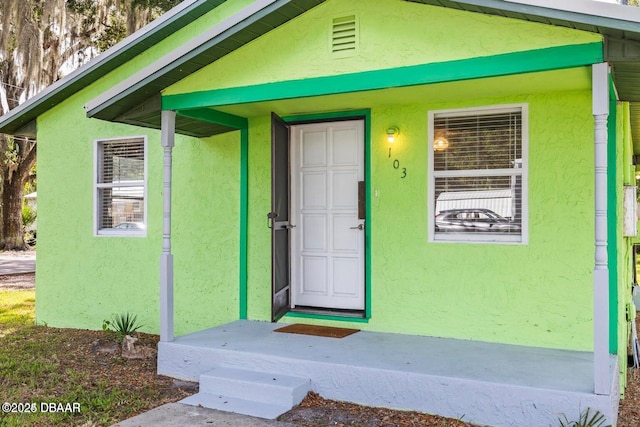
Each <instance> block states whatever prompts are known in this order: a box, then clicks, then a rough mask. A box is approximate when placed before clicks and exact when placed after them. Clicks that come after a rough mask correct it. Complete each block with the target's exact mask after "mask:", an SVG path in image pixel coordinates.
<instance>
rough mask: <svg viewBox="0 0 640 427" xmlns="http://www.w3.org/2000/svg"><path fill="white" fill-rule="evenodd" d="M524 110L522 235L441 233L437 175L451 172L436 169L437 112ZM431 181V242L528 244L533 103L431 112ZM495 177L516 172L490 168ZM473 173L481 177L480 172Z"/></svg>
mask: <svg viewBox="0 0 640 427" xmlns="http://www.w3.org/2000/svg"><path fill="white" fill-rule="evenodd" d="M513 111H520V112H521V114H522V167H521V168H520V169H519V173H520V175H521V176H522V180H521V182H522V200H521V204H522V206H521V212H522V224H521V227H522V230H521V233H520V235H501V234H495V235H494V234H490V233H487V234H480V233H438V234H436V232H435V211H436V209H435V207H436V201H435V178H436V177H437V176H444V175H446V174H447V173H448V172H447V171H440V172H439V173H436V172H434V170H433V169H434V164H433V160H434V159H433V153H434V147H433V141H434V138H435V132H434V119H435V117H436V115H447V116H449V117H460V116H468V115H482V114H496V113H503V112H513ZM428 123H429V124H428V131H427V134H428V152H427V164H428V182H427V191H428V197H427V200H428V201H427V203H428V206H427V212H428V215H427V218H428V220H427V224H428V238H427V239H428V241H429V242H437V243H459V242H466V243H499V244H528V243H529V185H528V181H529V105H528V104H526V103H524V104H505V105H493V106H482V107H466V108H456V109H448V110H434V111H429V113H428ZM487 173H488V174H490V175H491V176H495V175H505V176H511V175H513V170H512V169H490V170H488V171H487ZM452 175H455V176H460V175H464V173H460V171H456V172H455V173H454V174H452ZM469 176H478V175H477V174H473V175H469Z"/></svg>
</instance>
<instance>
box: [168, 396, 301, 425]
mask: <svg viewBox="0 0 640 427" xmlns="http://www.w3.org/2000/svg"><path fill="white" fill-rule="evenodd" d="M180 403H184V404H187V405H192V406H201V407H204V408H209V409H217V410H219V411H225V412H234V413H236V414H243V415H250V416H252V417H259V418H266V419H270V420H274V419H276V418H278V417H279V416H280V415H282V414H284V413H285V412H287V411H289V410H290V409H291V407H290V406H287V405H275V404H272V403H264V402H256V401H254V400H245V399H239V398H237V397H228V396H222V395H219V394H211V393H202V392H200V393H198V394H194V395H193V396H189V397H187V398H186V399H183V400H181V401H180Z"/></svg>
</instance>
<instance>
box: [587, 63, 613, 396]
mask: <svg viewBox="0 0 640 427" xmlns="http://www.w3.org/2000/svg"><path fill="white" fill-rule="evenodd" d="M592 71H593V73H592V76H593V77H592V83H593V84H592V91H593V93H592V97H593V116H594V119H595V135H594V138H595V214H596V216H595V268H594V270H593V345H594V351H593V379H594V393H595V394H603V395H608V394H609V393H610V392H611V383H610V379H609V265H608V259H607V240H608V238H607V143H608V133H607V118H608V116H609V64H607V63H600V64H594V65H593V66H592Z"/></svg>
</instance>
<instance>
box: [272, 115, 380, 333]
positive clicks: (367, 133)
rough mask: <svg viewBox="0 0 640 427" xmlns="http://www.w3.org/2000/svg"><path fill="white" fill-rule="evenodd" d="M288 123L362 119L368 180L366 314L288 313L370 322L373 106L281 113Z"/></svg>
mask: <svg viewBox="0 0 640 427" xmlns="http://www.w3.org/2000/svg"><path fill="white" fill-rule="evenodd" d="M282 120H284V121H285V122H286V123H287V124H288V125H291V126H294V125H305V124H310V123H321V122H338V121H348V120H363V122H364V180H365V224H366V227H365V229H364V233H365V237H364V251H365V257H364V317H353V316H350V315H348V314H347V313H345V315H344V316H341V315H337V314H335V313H331V314H320V313H307V312H303V311H289V312H288V313H287V314H286V316H289V317H303V318H315V319H325V320H341V321H350V322H367V321H368V320H369V319H370V318H371V315H372V307H371V236H372V232H371V231H372V228H373V227H372V222H371V196H372V191H371V110H369V109H362V110H350V111H336V112H330V113H318V114H305V115H295V116H282Z"/></svg>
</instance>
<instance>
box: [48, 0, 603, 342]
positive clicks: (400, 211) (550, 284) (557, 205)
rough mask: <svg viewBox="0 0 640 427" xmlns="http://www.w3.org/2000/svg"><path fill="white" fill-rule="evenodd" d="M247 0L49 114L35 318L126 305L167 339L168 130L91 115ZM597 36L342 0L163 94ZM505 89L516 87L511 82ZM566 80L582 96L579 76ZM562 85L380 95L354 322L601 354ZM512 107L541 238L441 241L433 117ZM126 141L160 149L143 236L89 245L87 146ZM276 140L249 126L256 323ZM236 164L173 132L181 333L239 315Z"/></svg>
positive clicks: (72, 319)
mask: <svg viewBox="0 0 640 427" xmlns="http://www.w3.org/2000/svg"><path fill="white" fill-rule="evenodd" d="M246 3H247V1H242V2H241V1H230V2H227V3H225V4H224V8H222V9H220V8H219V9H216V11H214V12H215V13H214V12H212V13H211V14H209V15H208V16H206V17H204V18H203V19H202V20H201V21H200V22H198V23H197V25H194V26H193V27H191V26H190V27H187V28H185V29H183V30H181V31H180V32H178V33H176V34H175V35H174V36H172V37H171V38H169V39H167V40H166V41H164V42H163V43H162V45H161V46H159V47H157V48H154V49H152V50H151V51H149V52H147V53H145V54H144V55H143V56H141V57H139V58H137V59H136V60H134V61H131V62H130V63H128V64H126V65H125V66H123V67H121V68H120V69H118V70H116V71H114V72H113V73H111V74H110V75H108V76H107V77H105V78H103V79H101V80H100V81H99V82H97V83H96V84H94V85H92V86H91V87H89V88H87V89H85V90H84V91H81V92H80V93H78V94H77V95H75V96H73V97H71V98H69V99H68V100H67V101H65V102H64V103H61V104H60V105H59V106H57V107H56V108H54V109H53V110H51V111H50V112H49V113H47V114H45V115H43V116H41V117H40V118H39V120H38V133H39V135H38V136H39V142H38V144H39V147H38V150H39V156H40V157H39V159H40V161H39V163H40V164H39V174H40V176H39V181H40V188H39V190H38V193H39V200H38V205H39V208H40V212H41V213H42V215H41V216H40V218H39V230H38V231H39V243H38V245H39V247H38V250H39V255H38V273H37V275H38V276H37V280H38V290H37V292H38V295H37V301H38V302H37V318H38V320H39V321H43V322H47V323H48V324H50V325H52V326H73V327H86V328H99V327H100V326H101V324H102V320H104V319H106V318H108V317H109V316H110V315H111V314H113V313H119V312H124V311H130V312H132V313H136V314H138V315H139V317H140V320H141V321H142V323H144V324H145V328H144V330H147V331H153V332H157V330H158V275H159V273H158V269H159V267H158V259H159V255H160V252H161V226H162V204H161V202H162V200H161V198H162V176H161V173H162V170H161V169H162V152H161V149H160V142H159V132H157V131H151V130H147V129H142V128H135V127H131V126H125V125H114V124H108V123H104V122H100V121H96V120H88V119H86V118H85V117H84V111H83V110H82V105H83V104H84V103H85V102H87V101H89V100H90V99H92V98H94V97H95V96H97V95H99V94H100V93H102V92H103V91H104V90H106V89H108V88H109V87H111V86H113V84H115V83H116V82H119V81H121V80H122V79H123V78H124V77H126V76H128V75H131V74H132V73H133V72H134V71H137V70H138V69H140V68H141V67H143V66H145V65H147V64H148V63H149V62H150V61H152V60H155V59H157V58H158V57H159V56H160V53H161V52H162V53H166V52H167V51H169V50H171V49H172V48H173V47H175V46H177V45H179V43H180V42H184V41H185V40H188V38H189V36H191V35H194V34H197V33H198V32H199V31H200V30H201V29H203V28H206V27H207V25H210V24H211V23H212V22H216V20H219V19H220V17H221V16H223V15H224V14H225V13H226V14H228V13H230V12H231V11H232V10H237V9H238V8H239V7H241V6H242V5H244V4H246ZM354 12H357V13H356V14H357V16H358V19H359V31H360V44H359V50H358V52H357V54H356V55H354V56H350V57H344V58H333V57H332V56H331V55H330V53H329V52H328V50H327V49H328V42H329V40H328V31H329V27H330V23H331V19H332V18H333V17H336V16H343V15H345V14H351V13H354ZM414 18H417V19H415V20H414ZM424 22H429V25H424ZM196 27H197V28H196ZM452 28H456V29H457V30H459V31H455V32H454V31H451V29H452ZM293 34H296V35H297V34H301V37H300V38H297V37H294V36H292V35H293ZM597 41H600V38H599V37H598V36H594V35H591V34H588V33H584V32H580V31H572V30H568V29H564V28H554V27H548V26H545V25H542V24H535V23H525V22H521V21H516V20H510V19H504V18H497V17H488V16H484V15H476V14H471V13H464V12H459V11H453V10H447V9H444V8H437V7H431V6H424V5H418V4H413V3H409V2H404V1H396V0H383V1H380V2H370V1H369V2H365V1H363V0H357V1H353V2H345V1H337V0H329V1H328V2H326V3H325V4H323V5H321V6H319V7H318V8H317V9H314V10H312V11H310V12H309V13H307V14H305V15H303V16H302V17H299V18H297V19H295V20H294V21H293V22H291V23H289V24H287V25H285V26H284V27H283V28H280V29H277V30H275V31H273V32H272V33H270V34H267V35H266V36H264V37H262V38H260V39H259V40H256V41H254V42H252V43H250V44H249V45H247V46H245V47H244V48H241V49H240V50H239V51H237V52H235V53H233V54H230V55H228V56H227V57H225V58H223V59H222V60H220V61H219V62H218V63H216V64H212V65H211V66H209V67H206V68H205V69H204V70H202V71H200V72H198V73H196V74H195V75H194V76H191V77H188V78H186V79H185V80H183V81H181V82H179V83H178V84H176V85H174V86H172V87H171V88H169V89H168V90H167V91H166V94H171V93H174V94H175V93H181V92H193V91H202V90H208V89H215V88H220V87H231V86H236V85H246V84H254V83H261V82H269V81H276V80H280V79H286V80H290V79H296V78H304V77H311V76H318V75H331V74H339V73H352V72H357V71H363V70H371V69H376V68H392V67H398V66H405V65H413V64H420V63H428V62H438V61H447V60H452V59H459V58H465V57H468V56H484V55H493V54H499V53H506V52H511V51H517V50H531V49H538V48H545V47H549V46H558V45H564V44H581V43H591V42H597ZM239 64H250V66H249V65H247V66H239ZM257 64H259V65H260V72H257V71H256V65H257ZM503 81H504V82H506V81H509V82H510V83H509V86H510V87H514V84H513V81H514V79H513V78H512V77H510V78H504V80H503ZM493 83H494V84H495V83H496V82H495V81H494V82H493ZM473 84H474V82H473V81H472V82H466V83H465V85H473ZM478 84H482V83H481V82H478ZM567 84H568V85H571V87H572V88H575V86H574V83H573V82H567ZM559 86H561V85H559V84H558V82H557V81H556V82H553V87H554V88H555V89H554V90H550V89H544V88H545V87H548V86H546V85H544V84H543V85H541V86H540V88H539V89H538V90H537V91H536V90H533V91H532V93H529V94H526V95H517V96H516V95H508V96H506V95H504V94H502V95H501V94H496V95H495V97H472V98H470V99H464V100H460V99H459V98H458V99H456V100H451V97H450V96H449V94H450V93H451V92H454V93H459V91H456V90H455V88H456V84H455V83H450V84H443V85H438V87H437V88H436V89H434V90H432V91H430V97H429V98H428V99H424V100H421V101H420V102H415V101H412V102H410V103H406V102H405V103H403V102H402V99H397V98H396V99H395V100H394V103H385V101H386V99H385V98H384V97H381V99H378V100H377V101H376V103H375V106H374V107H373V108H372V109H371V123H370V126H371V135H372V137H371V140H370V141H369V144H370V153H371V154H370V158H369V159H368V161H369V166H370V168H371V175H372V179H371V181H370V182H369V183H368V185H369V186H370V189H371V190H372V194H373V193H374V190H375V191H377V193H378V197H375V198H373V199H372V200H371V205H372V209H371V212H370V218H371V221H370V224H368V226H369V227H370V230H371V236H372V238H371V242H370V243H371V273H372V274H371V277H370V283H371V301H372V302H371V307H370V308H371V319H370V320H369V322H368V323H359V324H358V327H361V328H363V329H370V330H378V331H391V332H401V333H415V334H426V335H434V336H445V337H455V338H464V339H474V340H485V341H494V342H505V343H515V344H524V345H532V346H543V347H558V348H569V349H579V350H590V349H591V348H592V339H593V327H592V316H593V291H592V275H591V271H592V269H593V246H594V245H593V221H594V214H593V165H594V161H593V118H592V116H591V94H590V91H589V90H571V91H559V90H557V88H558V87H559ZM496 87H500V84H499V83H498V84H496ZM510 93H512V92H510ZM512 103H527V104H528V105H529V118H528V119H529V177H528V184H529V212H530V214H529V243H528V244H526V245H507V244H486V245H481V244H446V243H428V242H427V218H428V216H429V215H430V213H429V212H428V211H427V182H428V181H427V158H428V155H429V153H428V152H427V114H428V112H429V111H431V110H436V109H447V108H460V107H480V106H486V105H495V104H512ZM307 105H308V104H307ZM317 105H318V107H317V108H318V109H317V110H314V111H310V112H316V111H321V110H322V99H319V100H318V103H317ZM343 108H344V109H348V108H350V106H349V105H344V106H343ZM360 108H361V106H360ZM274 109H277V105H276V106H275V107H274ZM276 112H277V111H276ZM304 112H307V111H304ZM390 125H393V126H398V127H399V128H400V129H401V137H400V139H399V141H398V142H397V143H396V144H395V145H394V148H393V150H394V151H393V155H394V158H397V159H398V160H399V162H400V163H401V164H402V167H406V168H407V171H408V175H407V178H405V179H402V180H401V179H400V178H399V176H398V173H397V170H395V169H393V167H392V165H391V163H390V160H389V158H388V145H387V143H386V142H385V139H384V130H385V129H386V128H387V127H389V126H390ZM69 129H73V132H69ZM131 135H147V136H148V138H149V163H148V164H149V189H148V198H149V202H148V222H149V224H148V237H146V238H105V237H100V238H98V237H94V236H93V231H92V224H93V193H92V191H93V188H92V180H93V167H94V165H93V145H92V141H93V140H95V139H97V138H107V137H110V136H131ZM270 137H271V129H270V119H269V117H268V115H266V114H259V115H255V116H253V117H250V118H249V177H248V178H249V185H248V194H249V218H248V248H247V249H248V256H249V258H248V270H247V277H248V289H247V298H248V313H247V315H248V318H249V319H255V320H268V319H270V314H271V313H270V298H271V297H270V292H271V273H270V270H271V266H270V260H271V254H270V231H269V229H268V228H267V224H266V213H267V212H269V211H270V175H271V171H270ZM239 168H240V135H239V132H233V133H229V134H226V135H222V136H218V137H213V138H209V139H205V140H196V139H193V138H187V137H178V138H177V141H176V147H175V149H174V192H173V194H174V204H173V206H174V221H173V226H174V234H173V242H174V248H173V252H174V255H175V295H176V310H175V311H176V333H177V334H184V333H187V332H191V331H194V330H197V329H203V328H205V327H208V326H212V325H215V324H220V323H223V322H226V321H231V320H234V319H237V318H238V311H239V299H238V298H239V284H238V276H239V271H238V269H239V262H238V253H239V250H240V242H239V240H238V234H239V230H238V228H239V204H240V201H239V194H240V189H239V170H240V169H239ZM45 213H46V214H45ZM62 254H63V255H62ZM308 321H309V322H312V321H316V322H321V323H326V324H336V325H344V323H342V322H330V321H319V320H308Z"/></svg>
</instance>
